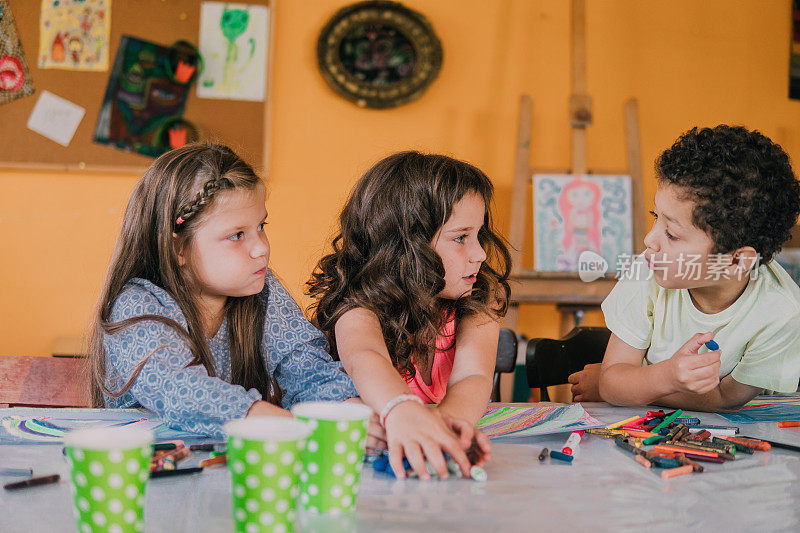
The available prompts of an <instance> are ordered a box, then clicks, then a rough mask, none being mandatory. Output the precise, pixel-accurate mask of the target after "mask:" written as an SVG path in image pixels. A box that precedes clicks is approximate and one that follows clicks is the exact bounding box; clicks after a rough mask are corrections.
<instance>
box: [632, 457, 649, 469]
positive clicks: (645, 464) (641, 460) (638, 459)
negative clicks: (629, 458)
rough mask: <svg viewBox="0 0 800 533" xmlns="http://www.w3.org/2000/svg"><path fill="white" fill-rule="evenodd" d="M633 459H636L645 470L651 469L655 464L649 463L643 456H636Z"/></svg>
mask: <svg viewBox="0 0 800 533" xmlns="http://www.w3.org/2000/svg"><path fill="white" fill-rule="evenodd" d="M633 458H634V459H636V462H637V463H639V464H640V465H642V466H643V467H645V468H650V467H652V466H653V463H651V462H650V461H648V460H647V459H646V458H645V457H644V456H643V455H639V454H636V455H635V456H634V457H633Z"/></svg>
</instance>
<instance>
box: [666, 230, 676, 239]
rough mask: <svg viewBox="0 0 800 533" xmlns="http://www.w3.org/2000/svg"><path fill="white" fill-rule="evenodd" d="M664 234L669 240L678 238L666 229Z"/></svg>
mask: <svg viewBox="0 0 800 533" xmlns="http://www.w3.org/2000/svg"><path fill="white" fill-rule="evenodd" d="M664 235H666V236H667V239H669V240H671V241H677V240H678V238H677V237H676V236H675V235H673V234H671V233H670V232H668V231H667V230H664Z"/></svg>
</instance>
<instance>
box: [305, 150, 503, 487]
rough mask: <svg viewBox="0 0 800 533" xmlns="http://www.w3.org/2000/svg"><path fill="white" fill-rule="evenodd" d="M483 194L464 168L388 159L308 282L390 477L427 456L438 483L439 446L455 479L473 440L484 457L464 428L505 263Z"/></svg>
mask: <svg viewBox="0 0 800 533" xmlns="http://www.w3.org/2000/svg"><path fill="white" fill-rule="evenodd" d="M492 194H493V187H492V184H491V182H490V181H489V178H487V177H486V175H485V174H484V173H483V172H481V171H480V170H479V169H477V168H475V167H474V166H472V165H470V164H468V163H464V162H462V161H458V160H455V159H452V158H450V157H446V156H441V155H427V154H421V153H418V152H401V153H398V154H394V155H392V156H389V157H387V158H385V159H383V160H382V161H379V162H378V163H377V164H375V165H374V166H373V167H372V168H371V169H369V170H368V171H367V172H366V173H365V174H364V176H363V177H362V178H361V179H360V180H359V181H358V183H357V184H356V186H355V188H354V189H353V191H352V193H351V195H350V198H349V199H348V201H347V203H346V205H345V207H344V209H343V211H342V213H341V215H340V224H341V227H340V229H339V232H338V234H337V235H336V237H335V238H334V240H333V253H331V254H329V255H327V256H325V257H324V258H322V259H321V260H320V262H319V263H318V265H317V268H316V269H315V271H314V274H313V275H312V278H311V280H310V281H309V282H308V287H309V294H311V295H312V296H313V297H315V298H316V299H317V301H316V303H315V304H314V306H312V312H313V319H312V321H314V322H315V324H316V325H317V327H319V328H320V329H321V330H322V331H324V332H325V333H326V334H327V335H328V338H329V340H330V344H331V352H332V355H333V356H334V357H337V356H338V357H339V358H340V359H341V361H342V363H343V364H344V367H345V370H346V371H347V373H348V374H349V375H350V377H351V378H352V379H353V381H354V383H355V384H356V388H357V389H358V391H359V395H360V396H361V398H362V399H363V401H364V402H365V403H366V404H367V405H369V406H371V407H372V408H373V409H374V410H375V411H376V413H380V416H379V422H380V426H377V425H374V426H373V427H372V429H371V431H370V433H371V436H372V439H371V443H372V444H373V445H375V446H378V447H380V446H381V445H382V444H383V443H384V442H385V443H386V444H388V448H389V458H390V463H391V465H392V467H393V469H394V471H395V472H396V473H398V474H399V475H400V476H401V477H402V474H403V469H402V468H401V465H402V460H403V456H405V457H406V458H407V459H408V461H409V463H410V464H411V466H412V467H413V469H414V470H415V471H416V472H417V473H418V474H419V475H420V477H421V478H423V479H428V478H429V477H430V475H429V474H428V471H427V469H426V466H425V460H426V459H427V461H428V462H429V464H430V465H431V466H432V467H433V468H434V469H435V470H436V472H437V474H438V475H439V476H441V477H447V467H446V464H445V460H444V458H443V453H442V451H444V452H446V453H448V454H450V455H451V456H452V457H453V459H454V460H456V462H458V463H459V465H460V466H461V468H462V471H463V472H464V473H465V474H467V473H468V471H469V465H470V463H469V460H468V459H467V456H466V454H465V452H464V449H466V448H470V447H472V446H474V445H475V444H477V448H478V449H479V450H480V451H481V452H482V453H483V458H484V459H487V458H488V454H489V444H488V440H487V439H486V437H485V436H483V434H481V433H480V432H479V431H476V430H475V428H474V426H475V424H476V423H477V422H478V420H479V419H480V417H481V415H482V414H483V412H484V410H485V409H486V404H487V402H488V400H489V395H490V392H491V386H492V372H493V370H494V363H495V357H496V351H497V339H498V334H499V329H500V323H499V321H500V319H501V318H502V317H503V316H504V315H505V312H506V309H507V307H508V298H509V286H508V282H507V278H508V274H509V270H510V262H511V261H510V257H509V253H508V250H507V248H506V245H505V243H504V240H503V239H502V238H501V237H500V236H499V235H498V234H497V233H496V232H495V230H494V228H493V225H492V217H491V213H490V210H489V207H490V204H491V201H492ZM423 404H431V405H432V406H431V405H429V406H428V407H425V406H424V405H423ZM472 450H473V451H475V450H476V448H472ZM478 455H480V453H478ZM472 458H474V456H473V457H472Z"/></svg>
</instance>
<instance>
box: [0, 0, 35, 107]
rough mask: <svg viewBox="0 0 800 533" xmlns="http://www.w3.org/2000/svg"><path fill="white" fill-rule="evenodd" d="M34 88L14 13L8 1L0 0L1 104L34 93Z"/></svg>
mask: <svg viewBox="0 0 800 533" xmlns="http://www.w3.org/2000/svg"><path fill="white" fill-rule="evenodd" d="M33 90H34V89H33V80H31V73H30V71H29V70H28V63H27V62H26V61H25V55H24V54H23V53H22V45H21V44H20V42H19V34H18V33H17V26H16V24H15V23H14V15H13V14H12V13H11V9H10V8H9V7H8V2H7V1H6V0H0V104H6V103H8V102H11V101H12V100H16V99H17V98H21V97H23V96H27V95H29V94H33Z"/></svg>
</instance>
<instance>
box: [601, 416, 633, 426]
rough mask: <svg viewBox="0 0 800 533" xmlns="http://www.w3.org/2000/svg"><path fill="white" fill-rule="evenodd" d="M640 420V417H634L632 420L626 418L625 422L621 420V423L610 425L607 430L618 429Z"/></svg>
mask: <svg viewBox="0 0 800 533" xmlns="http://www.w3.org/2000/svg"><path fill="white" fill-rule="evenodd" d="M639 418H640V417H638V416H632V417H630V418H626V419H625V420H620V421H619V422H614V423H613V424H609V425H608V426H606V427H605V429H617V428H618V427H622V426H624V425H625V424H628V423H630V422H633V421H634V420H639Z"/></svg>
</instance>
